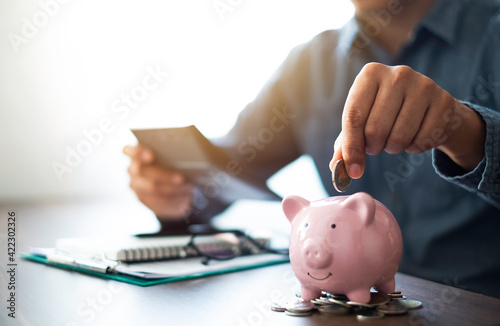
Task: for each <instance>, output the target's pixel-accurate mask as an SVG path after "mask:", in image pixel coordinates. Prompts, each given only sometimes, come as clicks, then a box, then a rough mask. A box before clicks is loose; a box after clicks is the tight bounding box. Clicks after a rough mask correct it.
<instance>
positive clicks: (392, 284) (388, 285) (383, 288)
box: [375, 277, 396, 293]
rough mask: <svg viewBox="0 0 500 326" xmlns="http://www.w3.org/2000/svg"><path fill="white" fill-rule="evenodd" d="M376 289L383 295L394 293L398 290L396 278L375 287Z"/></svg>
mask: <svg viewBox="0 0 500 326" xmlns="http://www.w3.org/2000/svg"><path fill="white" fill-rule="evenodd" d="M375 289H377V291H379V292H383V293H392V292H394V290H395V289H396V281H395V280H394V277H393V278H391V279H389V280H387V281H385V282H383V283H380V284H377V285H375Z"/></svg>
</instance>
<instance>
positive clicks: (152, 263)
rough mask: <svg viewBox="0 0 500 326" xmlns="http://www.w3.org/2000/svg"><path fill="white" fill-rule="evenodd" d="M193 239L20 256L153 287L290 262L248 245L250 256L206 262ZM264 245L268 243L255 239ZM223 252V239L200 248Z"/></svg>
mask: <svg viewBox="0 0 500 326" xmlns="http://www.w3.org/2000/svg"><path fill="white" fill-rule="evenodd" d="M190 239H191V237H190V236H168V237H158V238H137V237H126V238H114V239H95V238H68V239H60V240H58V241H57V243H56V247H55V248H31V249H30V252H29V253H21V256H22V257H23V258H25V259H28V260H31V261H35V262H39V263H43V264H47V265H50V266H54V267H59V268H64V269H69V270H73V271H78V272H82V273H87V274H91V275H94V276H98V277H104V278H109V279H114V280H118V281H122V282H127V283H131V284H136V285H140V286H149V285H155V284H160V283H167V282H174V281H180V280H185V279H192V278H199V277H206V276H210V275H217V274H223V273H229V272H235V271H241V270H246V269H251V268H258V267H264V266H270V265H275V264H281V263H286V262H289V258H288V256H284V255H277V254H269V253H259V250H258V249H257V248H251V244H246V246H249V247H248V248H247V249H248V250H247V252H248V253H249V254H246V255H243V256H239V257H236V258H233V259H229V260H224V261H215V260H214V261H210V262H209V263H208V264H204V263H203V257H201V256H200V255H199V253H198V252H196V251H193V250H190V249H189V248H188V247H186V245H187V244H188V243H189V241H190ZM255 240H256V241H258V242H259V244H264V245H265V244H266V243H267V242H268V240H269V239H266V238H256V239H255ZM203 245H206V246H212V247H214V246H215V247H217V248H224V246H227V245H228V244H227V243H225V242H224V241H219V240H213V239H212V240H210V241H208V240H207V241H206V243H201V244H200V246H203Z"/></svg>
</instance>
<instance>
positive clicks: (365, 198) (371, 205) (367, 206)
mask: <svg viewBox="0 0 500 326" xmlns="http://www.w3.org/2000/svg"><path fill="white" fill-rule="evenodd" d="M342 206H344V208H348V209H352V210H353V211H355V212H356V215H357V216H359V218H360V219H361V221H362V222H363V224H364V225H370V224H371V223H372V222H373V220H374V218H375V200H374V199H373V198H372V196H370V195H368V194H367V193H364V192H358V193H356V194H354V195H351V196H349V198H347V199H346V200H345V201H344V202H343V203H342Z"/></svg>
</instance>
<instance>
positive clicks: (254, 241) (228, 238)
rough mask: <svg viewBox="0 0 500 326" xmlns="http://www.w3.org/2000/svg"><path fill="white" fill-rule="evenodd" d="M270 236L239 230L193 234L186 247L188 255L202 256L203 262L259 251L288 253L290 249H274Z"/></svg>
mask: <svg viewBox="0 0 500 326" xmlns="http://www.w3.org/2000/svg"><path fill="white" fill-rule="evenodd" d="M269 243H270V238H269V237H251V236H250V235H248V234H245V233H244V232H242V231H239V230H232V231H224V232H219V233H209V234H207V233H199V234H193V235H192V236H191V238H190V240H189V242H188V244H187V245H186V246H185V248H184V252H185V254H186V255H187V256H202V257H203V258H202V263H203V264H205V265H207V264H208V262H209V261H210V260H229V259H233V258H236V257H239V256H246V255H255V254H259V253H273V254H279V255H288V249H272V248H270V246H269Z"/></svg>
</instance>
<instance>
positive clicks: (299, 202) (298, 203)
mask: <svg viewBox="0 0 500 326" xmlns="http://www.w3.org/2000/svg"><path fill="white" fill-rule="evenodd" d="M309 204H310V202H309V201H308V200H307V199H304V198H302V197H300V196H288V197H286V198H285V199H283V201H282V202H281V207H282V209H283V212H284V213H285V216H286V218H287V219H288V220H289V221H290V223H292V221H293V219H294V218H295V216H296V215H297V213H298V212H299V211H300V210H301V209H302V208H304V207H307V206H309Z"/></svg>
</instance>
